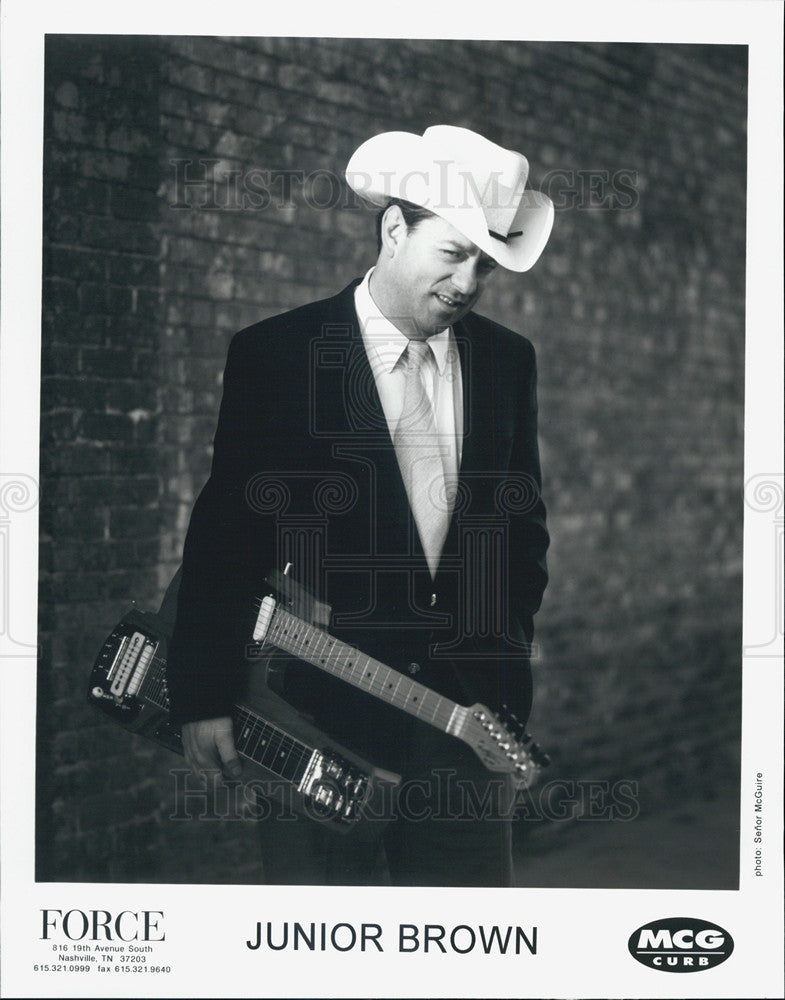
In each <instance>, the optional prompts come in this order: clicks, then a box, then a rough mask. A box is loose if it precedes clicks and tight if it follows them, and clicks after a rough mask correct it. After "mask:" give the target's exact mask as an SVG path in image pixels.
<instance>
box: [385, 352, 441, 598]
mask: <svg viewBox="0 0 785 1000" xmlns="http://www.w3.org/2000/svg"><path fill="white" fill-rule="evenodd" d="M432 359H433V352H432V351H431V348H430V347H429V346H428V344H426V343H425V342H424V341H421V340H410V341H409V346H408V348H407V349H406V383H405V388H404V396H403V407H402V408H401V416H400V420H399V421H398V426H397V427H396V430H395V437H394V440H393V443H394V445H395V453H396V455H397V457H398V464H399V466H400V469H401V475H402V476H403V481H404V485H405V486H406V493H407V495H408V497H409V506H410V507H411V510H412V514H413V515H414V521H415V524H416V525H417V531H418V533H419V535H420V542H421V543H422V548H423V552H424V553H425V559H426V561H427V563H428V569H429V570H430V571H431V577H432V578H433V577H435V576H436V569H437V567H438V565H439V557H440V556H441V553H442V547H443V545H444V539H445V537H446V536H447V528H448V526H449V521H450V510H449V504H448V501H447V499H446V496H445V482H444V465H443V463H442V456H441V449H440V447H439V438H438V434H437V431H436V422H435V420H434V416H433V407H432V406H431V402H430V400H429V399H428V395H427V393H426V391H425V386H424V385H423V380H422V368H423V365H424V364H426V363H430V362H431V360H432Z"/></svg>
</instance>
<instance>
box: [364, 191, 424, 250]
mask: <svg viewBox="0 0 785 1000" xmlns="http://www.w3.org/2000/svg"><path fill="white" fill-rule="evenodd" d="M393 205H397V206H398V208H400V210H401V215H403V221H404V222H405V223H406V231H407V233H410V232H411V231H412V229H414V228H415V227H416V226H418V225H419V224H420V223H421V222H422V221H423V220H424V219H432V218H433V212H429V211H428V209H427V208H423V207H422V206H421V205H413V204H412V202H410V201H404V200H403V198H390V200H389V201H388V202H387V204H386V205H385V206H384V208H383V209H381V211H380V212H379V214H378V215H377V216H376V250H377V252H381V249H382V219H383V218H384V213H385V212H386V211H387V209H388V208H391V207H392V206H393Z"/></svg>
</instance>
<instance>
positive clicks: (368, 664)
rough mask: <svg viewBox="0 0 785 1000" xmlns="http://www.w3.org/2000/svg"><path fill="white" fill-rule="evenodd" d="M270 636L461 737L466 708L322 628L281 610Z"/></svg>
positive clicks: (286, 648) (280, 645)
mask: <svg viewBox="0 0 785 1000" xmlns="http://www.w3.org/2000/svg"><path fill="white" fill-rule="evenodd" d="M266 638H267V639H268V640H269V641H270V642H271V643H272V644H273V645H274V646H277V647H278V648H279V649H282V650H283V651H284V652H287V653H291V654H292V655H293V656H296V657H298V659H301V660H305V661H306V662H307V663H311V664H313V666H315V667H318V668H319V669H320V670H324V671H325V672H326V673H328V674H332V675H333V676H334V677H339V678H340V679H341V680H344V681H346V682H347V683H348V684H351V685H352V686H353V687H356V688H359V689H360V690H362V691H367V692H368V693H369V694H372V695H373V696H374V697H376V698H378V699H379V700H380V701H385V702H387V703H388V704H390V705H393V706H394V707H395V708H399V709H401V710H402V711H404V712H407V713H408V714H409V715H413V716H415V717H416V718H418V719H422V720H423V721H424V722H427V723H429V725H432V726H436V727H437V728H438V729H441V730H442V731H443V732H445V733H452V734H453V735H460V732H459V730H460V725H461V723H462V721H463V716H464V715H465V713H466V712H467V709H465V708H464V707H463V706H461V705H458V704H457V703H456V702H454V701H451V700H450V699H449V698H444V697H442V696H441V695H439V694H437V693H436V692H435V691H432V690H431V689H430V688H427V687H425V686H424V685H423V684H418V683H417V681H413V680H411V679H410V678H409V677H407V676H406V675H405V674H402V673H400V671H398V670H393V669H392V667H388V666H387V665H386V664H384V663H382V662H380V661H379V660H375V659H373V657H371V656H367V655H366V654H365V653H361V652H360V651H359V650H357V649H355V648H354V646H350V645H348V644H347V643H345V642H341V641H340V640H339V639H336V638H335V637H334V636H332V635H330V634H329V633H328V632H325V631H324V630H323V629H320V628H317V627H316V626H315V625H309V624H308V623H307V622H305V621H303V620H302V619H301V618H297V617H296V616H295V615H293V614H291V613H290V612H288V611H285V610H284V609H283V608H280V607H276V610H275V612H274V614H273V616H272V618H271V620H270V624H269V627H268V630H267V636H266Z"/></svg>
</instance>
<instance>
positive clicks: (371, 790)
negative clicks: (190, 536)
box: [88, 611, 400, 836]
mask: <svg viewBox="0 0 785 1000" xmlns="http://www.w3.org/2000/svg"><path fill="white" fill-rule="evenodd" d="M168 638H169V636H168V629H167V628H166V627H165V625H164V623H163V622H162V620H161V619H160V618H159V617H158V616H157V615H155V614H152V613H150V612H139V611H130V612H129V613H128V614H126V615H125V616H124V617H123V618H122V619H121V621H120V622H119V623H118V624H117V626H116V627H115V628H114V629H113V631H112V632H111V634H110V635H109V636H108V637H107V639H106V641H105V642H104V644H103V646H102V648H101V650H100V651H99V653H98V656H97V657H96V660H95V663H94V665H93V668H92V671H91V675H90V686H89V692H88V700H89V701H90V703H91V704H93V705H95V706H96V707H97V708H99V709H100V710H101V711H102V712H104V713H105V714H106V715H107V716H109V717H110V718H111V719H113V720H114V721H115V722H117V723H119V724H120V725H121V726H123V728H125V729H127V730H129V731H130V732H133V733H136V734H138V735H140V736H144V737H145V738H147V739H150V740H153V741H154V742H156V743H158V744H160V745H161V746H164V747H166V748H167V749H169V750H173V751H175V752H176V753H180V754H182V753H183V746H182V734H181V731H180V727H179V726H177V725H175V724H174V723H172V722H171V720H170V718H169V695H168V690H167V685H166V645H167V640H168ZM256 652H257V654H258V655H256V656H255V657H254V658H253V659H251V660H249V664H248V673H247V678H246V684H245V690H244V692H243V695H242V697H241V698H240V699H239V700H238V703H237V705H236V706H235V711H234V713H233V715H234V725H235V740H236V744H237V750H238V753H239V754H240V756H241V757H243V758H244V759H245V760H246V761H248V762H250V764H251V765H252V766H253V769H254V777H256V778H259V779H261V786H262V788H264V786H265V784H266V786H267V789H269V791H270V793H271V794H272V795H284V796H285V797H286V802H287V804H291V805H292V807H293V808H294V809H295V810H296V811H297V812H299V813H300V814H301V815H304V816H306V817H308V818H309V819H312V820H315V821H318V822H320V823H322V824H324V825H325V826H326V827H328V828H329V829H331V830H334V831H336V832H337V833H343V834H346V833H352V834H353V835H360V836H362V835H364V834H368V835H370V834H372V833H375V832H376V831H377V830H378V829H379V821H378V819H377V817H380V816H385V815H386V816H387V818H389V813H390V809H389V792H390V790H391V789H392V790H394V788H395V786H397V785H398V784H399V782H400V778H399V776H398V775H396V774H392V773H391V772H388V771H384V770H382V769H380V768H377V767H375V766H374V765H373V764H371V763H369V762H368V761H367V760H364V759H363V758H362V757H360V756H359V755H357V754H355V753H353V752H352V751H351V750H348V749H347V748H346V747H344V746H342V745H340V744H338V743H337V742H335V741H334V740H331V739H330V737H329V736H327V735H326V734H325V733H323V732H322V731H321V730H319V729H318V728H317V727H316V726H315V725H313V723H312V722H311V721H310V720H309V719H308V718H307V716H306V715H305V714H304V713H303V712H301V711H298V710H297V709H296V708H295V707H294V706H293V705H291V704H290V703H289V702H287V701H286V700H285V699H284V698H282V697H281V696H280V695H279V694H276V692H275V690H274V684H271V683H269V680H271V679H272V678H273V677H275V678H277V679H279V680H281V679H282V678H284V677H285V666H286V663H288V662H289V661H290V658H288V657H279V656H277V651H276V650H275V649H274V648H273V647H267V648H266V649H264V650H263V651H262V650H257V651H256ZM371 817H373V819H374V822H373V823H372V824H369V823H368V822H367V821H368V820H369V819H370V818H371ZM370 827H374V828H375V829H371V828H370Z"/></svg>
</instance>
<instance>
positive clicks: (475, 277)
mask: <svg viewBox="0 0 785 1000" xmlns="http://www.w3.org/2000/svg"><path fill="white" fill-rule="evenodd" d="M395 237H396V238H395V241H394V251H393V253H392V257H391V259H390V267H389V271H388V277H389V279H390V286H389V289H390V292H391V293H392V294H391V301H390V302H389V303H388V313H387V315H388V319H390V320H391V321H392V322H393V323H395V325H396V326H398V327H399V329H401V330H403V332H404V333H406V335H407V336H409V337H415V338H416V339H423V338H425V337H430V336H431V335H432V334H434V333H438V331H439V330H444V329H445V328H446V327H448V326H452V325H453V324H454V323H456V322H457V321H458V320H459V319H460V318H461V317H462V316H465V315H466V313H467V312H468V311H469V310H470V309H471V308H472V307H473V306H474V305H475V303H476V302H477V300H478V299H479V298H480V295H481V294H482V291H483V287H484V284H485V281H486V280H487V278H488V275H489V274H491V272H492V271H493V270H494V269H495V267H496V262H495V261H494V260H493V259H492V258H490V257H488V255H487V254H485V253H483V252H482V251H481V250H479V249H478V247H476V246H475V245H474V243H471V242H470V241H469V240H468V239H467V238H466V237H465V236H464V235H463V234H462V233H460V232H459V231H458V230H457V229H456V228H455V227H454V226H451V225H450V223H449V222H446V221H445V220H444V219H441V218H439V216H436V215H435V216H432V217H431V218H427V219H424V220H422V221H421V222H419V223H418V224H417V225H416V226H415V227H414V229H411V230H407V229H406V227H405V225H401V226H400V227H399V230H398V232H397V233H396V234H395ZM390 309H391V311H390Z"/></svg>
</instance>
